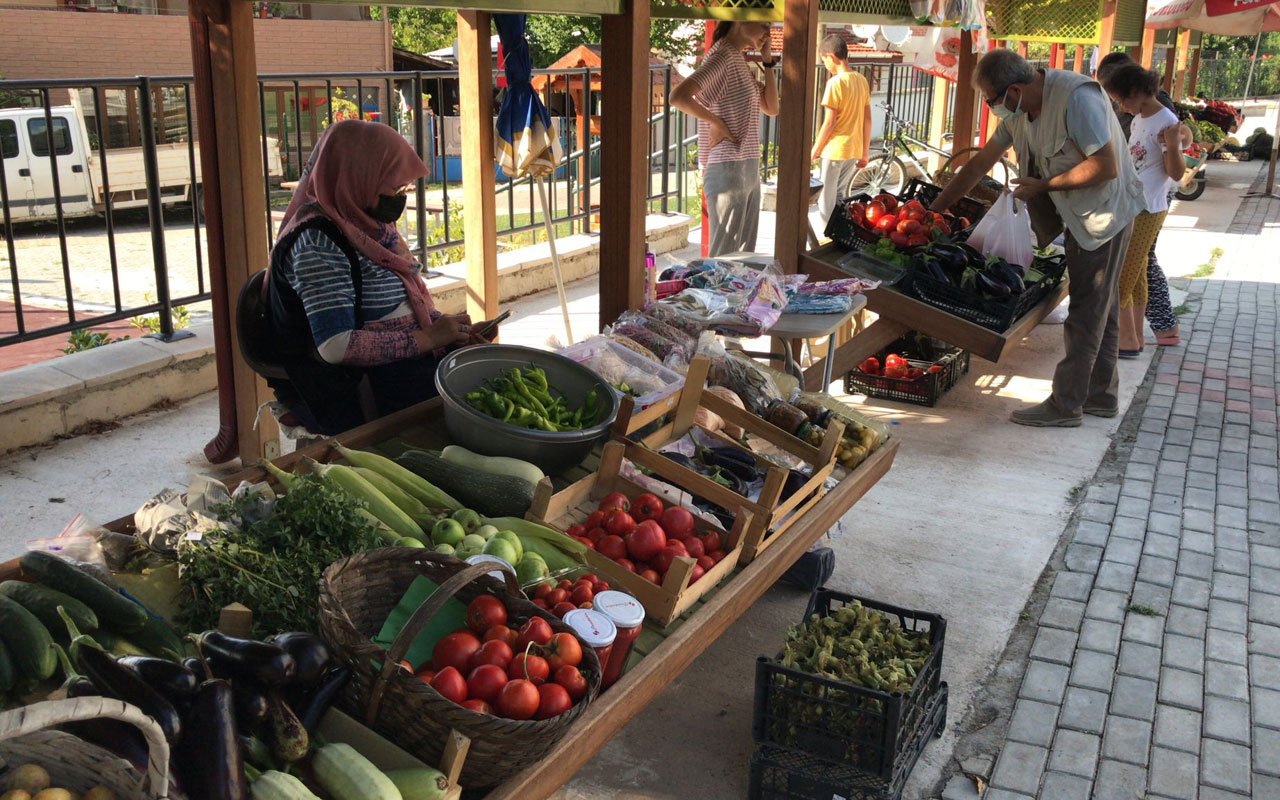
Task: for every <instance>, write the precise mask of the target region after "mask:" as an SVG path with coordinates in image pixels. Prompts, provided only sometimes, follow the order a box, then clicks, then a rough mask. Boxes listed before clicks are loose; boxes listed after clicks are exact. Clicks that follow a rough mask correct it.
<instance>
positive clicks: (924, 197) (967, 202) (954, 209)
mask: <svg viewBox="0 0 1280 800" xmlns="http://www.w3.org/2000/svg"><path fill="white" fill-rule="evenodd" d="M940 194H942V187H941V186H938V185H937V184H936V183H929V182H928V181H922V180H920V179H919V178H912V179H911V180H909V181H907V187H906V188H905V189H903V190H902V194H900V195H898V199H899V200H900V201H901V202H903V203H905V202H907V201H908V200H919V201H920V202H921V204H923V205H924V207H925V208H928V207H929V206H930V205H932V204H933V201H934V200H937V199H938V195H940ZM988 208H989V206H985V205H983V204H982V203H979V202H978V201H977V200H974V199H973V198H972V197H961V198H960V199H959V200H957V201H956V202H955V203H953V204H952V206H951V208H950V209H948V213H950V214H953V215H955V216H957V217H966V218H968V220H969V226H970V228H972V226H974V225H976V224H978V220H980V219H982V218H983V217H984V216H986V213H987V209H988Z"/></svg>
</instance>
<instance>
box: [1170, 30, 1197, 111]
mask: <svg viewBox="0 0 1280 800" xmlns="http://www.w3.org/2000/svg"><path fill="white" fill-rule="evenodd" d="M1190 49H1191V29H1190V28H1187V29H1185V30H1181V31H1179V32H1178V56H1177V58H1176V59H1175V62H1174V69H1173V90H1172V91H1170V92H1169V94H1171V95H1173V99H1174V100H1181V99H1182V98H1183V96H1184V94H1185V87H1186V84H1187V51H1188V50H1190ZM1196 52H1197V53H1198V52H1200V51H1199V50H1197V51H1196Z"/></svg>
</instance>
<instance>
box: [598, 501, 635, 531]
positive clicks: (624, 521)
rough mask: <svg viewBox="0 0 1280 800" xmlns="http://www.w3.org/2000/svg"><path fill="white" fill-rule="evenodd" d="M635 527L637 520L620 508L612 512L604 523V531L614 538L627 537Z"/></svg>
mask: <svg viewBox="0 0 1280 800" xmlns="http://www.w3.org/2000/svg"><path fill="white" fill-rule="evenodd" d="M635 526H636V521H635V518H634V517H632V516H631V515H630V514H628V513H627V512H625V511H623V510H622V509H620V508H615V509H614V510H613V511H610V512H609V516H608V517H607V518H606V519H605V521H604V529H605V530H606V531H608V532H609V533H611V534H613V535H614V536H626V535H627V534H628V533H630V532H631V530H632V529H633V528H635Z"/></svg>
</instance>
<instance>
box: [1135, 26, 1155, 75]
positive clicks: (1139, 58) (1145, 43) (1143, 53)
mask: <svg viewBox="0 0 1280 800" xmlns="http://www.w3.org/2000/svg"><path fill="white" fill-rule="evenodd" d="M1155 52H1156V30H1155V28H1143V29H1142V44H1140V45H1138V48H1137V52H1134V49H1133V48H1129V57H1130V58H1132V59H1133V60H1134V61H1136V62H1138V63H1139V64H1141V65H1142V66H1143V67H1145V68H1146V69H1151V60H1152V59H1153V58H1155Z"/></svg>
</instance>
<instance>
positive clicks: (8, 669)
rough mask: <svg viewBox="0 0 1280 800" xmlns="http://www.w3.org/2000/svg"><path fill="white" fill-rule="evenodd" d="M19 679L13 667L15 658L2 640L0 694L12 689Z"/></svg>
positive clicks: (0, 646) (0, 641)
mask: <svg viewBox="0 0 1280 800" xmlns="http://www.w3.org/2000/svg"><path fill="white" fill-rule="evenodd" d="M55 657H56V656H55ZM17 679H18V673H17V670H16V668H15V667H14V666H13V657H12V656H10V655H9V648H8V647H6V646H5V643H4V640H3V639H0V693H3V692H7V691H9V690H10V689H12V688H13V684H14V681H16V680H17Z"/></svg>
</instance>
